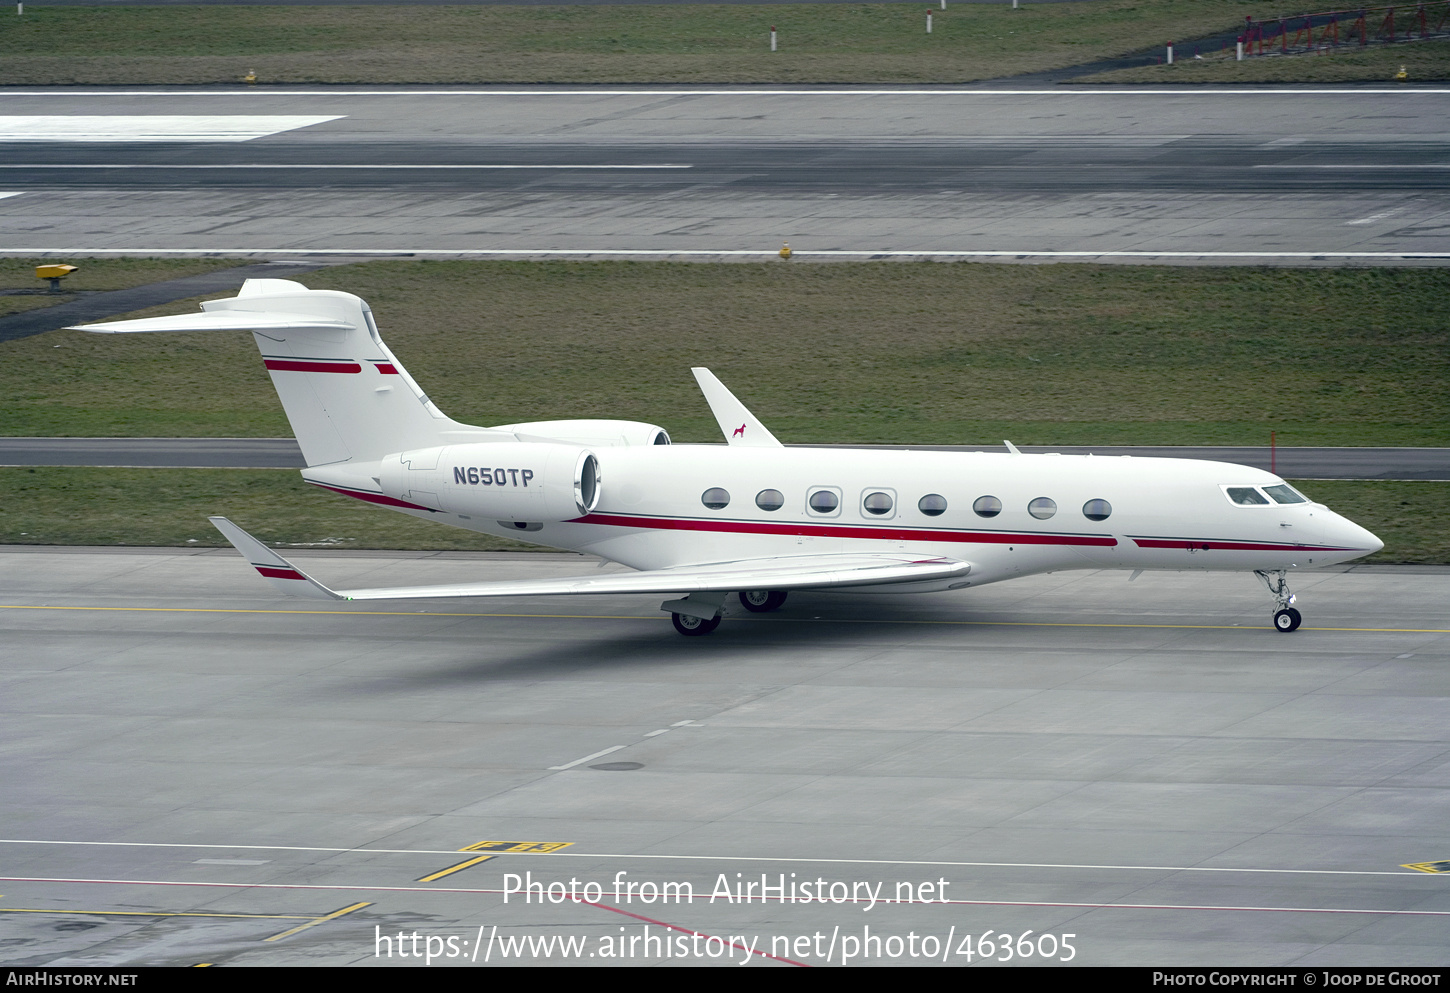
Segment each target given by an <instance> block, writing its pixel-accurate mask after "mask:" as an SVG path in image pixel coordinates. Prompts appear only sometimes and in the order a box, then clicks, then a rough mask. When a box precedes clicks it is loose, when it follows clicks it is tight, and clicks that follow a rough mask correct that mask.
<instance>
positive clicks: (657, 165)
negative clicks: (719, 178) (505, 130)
mask: <svg viewBox="0 0 1450 993" xmlns="http://www.w3.org/2000/svg"><path fill="white" fill-rule="evenodd" d="M0 140H3V139H0ZM693 168H695V167H694V166H693V165H684V164H680V163H676V162H647V163H644V164H642V165H567V164H562V163H561V164H555V163H548V164H544V165H502V164H499V165H495V164H474V165H366V164H361V165H359V164H349V165H338V164H333V165H329V164H326V163H324V164H321V165H298V164H294V163H288V162H278V163H272V164H269V163H266V162H257V163H235V164H230V165H169V164H165V163H149V162H147V163H128V164H119V163H117V164H105V163H101V164H96V163H92V162H88V163H85V164H84V165H78V164H75V163H69V162H48V163H25V162H21V163H16V162H0V169H32V170H34V169H44V170H47V171H56V170H63V169H166V170H171V169H693Z"/></svg>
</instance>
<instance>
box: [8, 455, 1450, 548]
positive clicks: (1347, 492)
mask: <svg viewBox="0 0 1450 993" xmlns="http://www.w3.org/2000/svg"><path fill="white" fill-rule="evenodd" d="M1295 485H1296V486H1298V487H1299V488H1300V489H1301V490H1303V491H1304V492H1305V493H1306V494H1308V495H1309V496H1310V497H1311V498H1313V499H1314V500H1317V501H1321V502H1323V503H1326V504H1328V505H1329V506H1330V507H1332V508H1333V509H1335V510H1337V511H1339V512H1340V513H1342V514H1344V515H1345V516H1346V517H1348V518H1350V519H1351V520H1353V521H1355V522H1357V523H1359V524H1362V525H1364V526H1365V527H1367V528H1369V529H1370V530H1371V531H1373V532H1374V533H1375V534H1377V535H1379V536H1380V538H1381V539H1383V540H1384V543H1385V547H1384V548H1383V549H1382V550H1381V551H1379V552H1377V553H1376V554H1375V555H1373V556H1370V557H1369V558H1367V559H1364V560H1362V561H1366V562H1417V563H1434V564H1442V565H1443V564H1447V563H1450V483H1417V482H1381V481H1367V482H1361V481H1333V482H1326V481H1322V480H1318V481H1316V480H1309V481H1303V482H1296V483H1295ZM211 514H223V515H225V516H227V517H230V518H232V519H233V520H235V521H236V522H237V523H238V524H240V525H242V526H243V527H245V528H246V529H247V530H249V531H251V532H252V533H253V534H255V535H256V536H257V537H258V538H261V539H262V540H263V541H266V542H268V543H269V544H277V545H278V546H279V547H281V548H283V549H286V548H288V547H292V548H413V549H444V550H474V551H528V550H533V551H539V550H542V549H539V548H538V546H534V545H524V544H522V543H519V542H515V541H510V540H508V539H507V538H494V537H490V536H489V535H481V534H475V533H473V532H470V531H464V530H462V529H461V528H455V527H447V526H445V525H442V524H438V523H434V522H430V521H423V520H419V519H417V518H414V517H408V516H406V515H404V514H398V513H395V512H390V511H384V510H380V509H378V508H375V507H370V506H367V505H364V504H361V503H358V502H357V501H355V500H349V499H346V498H344V497H339V496H335V495H333V494H330V493H326V492H324V491H321V490H318V489H317V488H316V487H313V486H308V485H307V484H305V483H303V482H302V480H301V477H300V476H299V475H298V474H297V473H296V472H294V471H291V470H287V469H102V468H73V467H63V468H62V467H51V466H46V467H38V468H33V469H24V468H0V544H23V545H189V546H196V547H221V546H225V544H226V542H225V541H224V540H223V539H222V537H221V535H220V534H218V533H217V531H216V529H215V528H213V527H212V526H211V525H210V524H209V523H208V522H207V519H206V518H207V516H208V515H211Z"/></svg>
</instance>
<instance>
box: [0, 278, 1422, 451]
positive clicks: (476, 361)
mask: <svg viewBox="0 0 1450 993" xmlns="http://www.w3.org/2000/svg"><path fill="white" fill-rule="evenodd" d="M305 280H306V282H307V284H308V285H309V286H311V287H313V288H317V289H338V290H347V291H350V292H353V293H357V294H358V295H360V296H362V297H363V298H364V299H366V300H367V301H368V302H369V303H370V304H371V305H372V308H373V312H374V313H375V314H376V316H377V320H378V323H379V326H380V328H381V330H382V333H383V335H384V337H385V339H386V340H387V342H388V344H389V345H390V347H391V348H392V349H393V351H394V352H395V353H396V354H397V355H398V357H399V358H400V359H401V360H402V361H403V362H404V363H405V364H406V365H407V367H408V369H409V371H410V372H411V373H412V374H413V376H414V378H416V379H417V380H418V381H419V383H420V384H421V385H422V386H423V388H424V389H425V390H427V392H428V393H429V395H430V396H432V397H433V398H434V399H435V400H436V401H437V402H438V403H439V404H440V406H441V407H442V408H443V409H444V410H445V411H447V412H448V413H449V414H450V415H451V416H453V417H455V418H457V419H459V420H462V421H465V422H468V423H474V424H507V423H513V422H517V421H528V420H540V419H546V418H571V417H620V418H626V419H630V420H641V421H647V422H650V423H655V424H660V425H662V426H664V427H665V428H666V429H668V430H669V431H670V434H671V436H672V437H673V438H674V439H675V440H676V441H684V442H711V441H716V440H718V434H719V433H718V429H717V428H716V426H715V422H714V419H713V418H712V417H711V416H710V413H709V408H708V407H707V406H706V405H705V402H704V400H703V399H702V398H701V396H700V394H699V391H698V389H697V388H696V386H695V383H694V380H693V379H692V378H691V376H690V373H689V369H690V367H691V366H694V365H703V366H708V367H710V368H712V369H713V370H714V371H715V373H716V374H717V375H719V376H720V377H721V379H722V380H724V382H725V383H726V384H727V385H729V386H730V387H731V388H732V389H733V390H735V391H736V393H737V394H738V395H739V396H740V397H741V399H742V400H743V401H744V402H745V403H746V405H747V406H749V407H751V408H752V409H753V410H754V411H755V412H756V413H757V414H758V415H759V416H760V417H761V418H762V419H763V420H764V422H765V423H766V424H767V425H768V426H769V427H770V429H771V430H772V431H773V432H774V433H775V434H776V435H777V436H778V437H779V438H781V439H782V440H783V441H786V442H803V443H804V442H841V443H887V444H892V443H894V444H982V443H991V444H997V443H999V442H1000V441H1001V439H1003V438H1010V439H1011V440H1012V441H1014V442H1016V443H1018V444H1064V445H1065V444H1089V445H1094V444H1096V445H1107V444H1154V445H1267V444H1268V441H1269V432H1270V431H1277V432H1278V442H1279V444H1281V445H1285V446H1316V445H1331V446H1335V445H1342V446H1381V445H1384V446H1395V445H1405V446H1421V447H1443V446H1446V445H1450V391H1447V390H1446V389H1445V388H1444V387H1445V383H1446V382H1450V270H1445V269H1434V268H1423V269H1390V268H1372V269H1312V270H1306V269H1282V268H1277V269H1276V268H1201V267H1188V266H1182V267H1153V266H1091V265H1072V266H1067V265H1057V266H1013V265H991V264H979V263H924V262H923V263H911V262H871V263H853V264H805V265H802V264H798V263H786V262H776V263H760V264H754V263H750V264H738V263H737V264H718V265H712V264H698V263H670V262H499V261H487V262H411V261H387V262H370V263H362V264H358V265H353V266H340V267H336V268H330V269H326V270H322V271H319V272H316V273H313V274H311V275H309V276H307V277H305ZM192 306H194V304H188V303H178V304H174V305H169V306H167V307H164V308H155V309H152V310H149V311H143V312H141V313H142V314H143V315H146V316H158V315H161V314H175V313H184V312H186V311H187V310H188V309H190V307H192ZM132 316H138V315H132ZM0 356H3V360H4V362H5V368H6V369H7V371H8V373H9V382H10V383H11V384H13V385H12V386H11V388H10V389H9V390H8V391H7V392H6V393H5V394H4V395H3V396H0V432H3V433H5V434H9V435H22V436H23V435H42V436H79V437H87V436H91V437H95V436H100V437H105V436H131V437H148V436H149V437H190V436H213V437H278V436H287V435H290V433H291V432H290V429H289V428H288V426H287V423H286V419H285V418H284V417H283V414H282V410H281V406H280V405H279V404H278V402H277V399H276V395H275V393H274V391H273V390H272V387H271V384H270V382H269V380H268V378H267V373H266V372H265V370H264V369H263V368H262V364H261V362H260V361H259V359H258V356H257V352H256V347H255V345H254V344H253V343H252V341H251V338H250V336H249V335H245V334H156V335H132V336H125V335H115V336H113V335H88V334H85V333H83V332H72V331H53V332H49V333H46V334H41V335H36V336H34V337H31V338H26V339H22V340H19V341H13V342H8V343H5V344H3V345H0Z"/></svg>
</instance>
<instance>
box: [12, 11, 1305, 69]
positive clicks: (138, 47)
mask: <svg viewBox="0 0 1450 993" xmlns="http://www.w3.org/2000/svg"><path fill="white" fill-rule="evenodd" d="M1279 13H1282V10H1281V9H1280V8H1279V7H1277V6H1275V5H1273V4H1270V3H1267V2H1265V0H1097V2H1094V3H1062V4H1031V3H1028V4H1024V5H1023V7H1022V8H1021V9H1020V10H1015V11H1014V10H1012V9H1011V8H1010V6H1006V5H975V4H974V5H959V6H953V7H951V9H949V10H947V11H941V10H935V11H934V19H935V23H934V30H933V33H932V34H931V35H927V34H926V33H925V16H924V15H925V11H924V10H923V9H922V7H918V6H915V5H905V4H799V5H796V4H784V5H780V4H769V5H759V6H754V5H734V4H732V5H709V4H702V5H694V4H691V5H635V6H592V5H591V6H549V7H508V6H456V7H455V6H431V5H430V6H362V7H333V6H317V7H268V6H230V5H204V6H167V7H44V6H40V7H33V8H31V10H30V11H28V12H27V13H26V15H25V16H24V17H20V18H17V17H10V18H6V19H5V20H4V21H3V22H0V25H3V27H0V85H3V84H23V85H40V84H44V85H52V84H68V83H82V84H128V85H129V84H147V83H151V84H198V83H220V82H231V83H235V82H238V81H239V80H240V78H241V77H242V76H243V75H245V74H246V73H247V72H248V70H251V69H255V70H256V72H257V74H258V75H259V77H260V79H261V80H262V82H263V83H435V84H436V83H487V82H525V83H528V82H534V83H538V82H579V83H603V82H679V83H730V82H734V83H769V82H776V83H800V82H860V83H867V82H873V83H923V82H964V81H969V80H976V79H989V78H995V77H999V76H1007V75H1014V74H1018V73H1023V72H1033V71H1040V70H1045V69H1055V68H1062V67H1066V66H1072V65H1078V64H1081V63H1084V62H1090V61H1093V60H1095V59H1101V58H1107V57H1113V56H1119V55H1125V54H1128V53H1130V52H1133V51H1138V50H1141V49H1144V48H1149V47H1152V46H1155V45H1160V44H1162V43H1163V42H1164V41H1165V40H1166V39H1168V38H1191V37H1199V36H1203V35H1206V34H1210V33H1214V32H1220V31H1224V30H1229V29H1232V28H1233V27H1234V26H1235V25H1237V24H1241V23H1243V18H1244V16H1245V15H1252V16H1254V17H1255V19H1262V18H1267V17H1273V16H1276V15H1278V14H1279ZM771 25H775V26H776V27H777V28H778V29H779V39H780V50H779V51H777V52H775V53H771V52H770V51H769V29H770V26H771Z"/></svg>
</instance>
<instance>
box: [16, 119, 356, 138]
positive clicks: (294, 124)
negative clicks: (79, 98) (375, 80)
mask: <svg viewBox="0 0 1450 993" xmlns="http://www.w3.org/2000/svg"><path fill="white" fill-rule="evenodd" d="M344 116H345V115H341V114H331V115H327V116H316V115H308V116H305V117H303V116H297V115H281V116H278V115H257V114H241V115H233V114H228V115H218V114H157V115H139V114H110V115H105V116H100V115H77V116H73V117H72V116H61V115H46V116H39V117H0V141H5V142H8V141H47V142H56V141H61V142H71V141H251V140H252V139H253V138H261V137H263V136H265V135H269V134H279V133H280V132H283V131H295V130H297V129H298V128H307V127H311V126H312V125H314V124H325V123H326V122H328V121H338V120H341V119H342V118H343V117H344Z"/></svg>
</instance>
